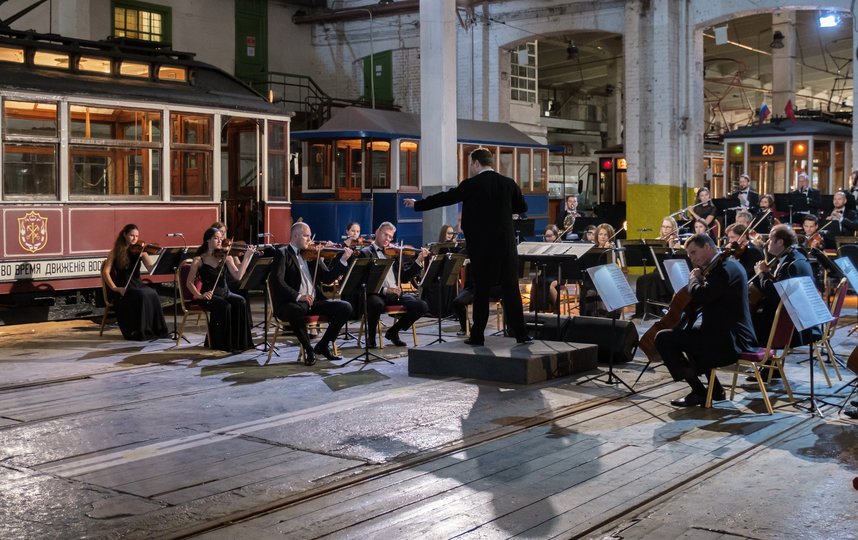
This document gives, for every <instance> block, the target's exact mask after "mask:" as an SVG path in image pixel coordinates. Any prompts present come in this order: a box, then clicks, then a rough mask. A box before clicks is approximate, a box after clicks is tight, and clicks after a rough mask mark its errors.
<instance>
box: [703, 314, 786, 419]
mask: <svg viewBox="0 0 858 540" xmlns="http://www.w3.org/2000/svg"><path fill="white" fill-rule="evenodd" d="M794 330H795V327H794V325H793V323H792V319H790V317H789V315H788V314H787V311H786V308H784V305H783V300H781V302H780V304H778V309H777V310H776V311H775V319H774V321H773V322H772V329H771V331H770V332H769V339H768V340H767V341H766V346H765V347H760V348H759V349H757V350H756V351H753V352H743V353H742V354H740V355H739V359H738V360H736V363H734V364H731V365H729V366H724V367H719V368H713V369H712V371H711V374H710V381H714V380H715V377H716V373H717V370H719V369H722V370H729V371H731V372H732V373H733V383H732V385H731V386H730V400H731V401H732V400H733V397H734V396H735V395H736V383H737V381H738V380H739V374H740V370H741V369H742V368H743V367H750V368H751V370H753V373H754V377H756V379H757V384H759V385H760V394H762V397H763V402H764V403H765V404H766V411H768V413H769V414H772V413H773V412H774V411H773V410H772V404H771V401H769V394H768V392H767V391H766V384H767V383H769V382H770V380H771V376H772V372H773V371H775V370H777V371H778V372H779V373H780V375H781V378H782V380H783V384H784V388H785V389H786V393H787V396H789V400H790V401H794V400H793V397H792V389H791V388H790V386H789V381H788V380H787V376H786V373H785V372H784V360H785V359H786V356H787V354H788V353H789V344H790V340H791V339H792V333H793V331H794ZM775 351H781V354H780V355H777V354H775ZM764 369H767V370H769V371H768V374H767V376H766V378H765V379H763V377H762V375H761V374H760V371H761V370H764ZM742 372H744V370H742ZM714 388H715V385H714V384H711V383H710V384H709V390H708V391H707V392H706V407H712V393H713V390H714Z"/></svg>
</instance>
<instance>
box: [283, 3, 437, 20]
mask: <svg viewBox="0 0 858 540" xmlns="http://www.w3.org/2000/svg"><path fill="white" fill-rule="evenodd" d="M367 11H369V12H370V13H372V16H373V17H387V16H391V15H405V14H408V13H415V12H419V11H420V0H397V1H396V2H392V3H389V4H370V5H366V6H361V7H354V8H348V9H335V10H325V11H318V12H315V13H306V12H305V11H303V10H299V11H296V12H295V15H293V16H292V22H293V23H294V24H322V23H332V22H342V21H355V20H360V19H366V18H368V17H369V14H368V13H367Z"/></svg>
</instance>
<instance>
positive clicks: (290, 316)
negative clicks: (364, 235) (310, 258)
mask: <svg viewBox="0 0 858 540" xmlns="http://www.w3.org/2000/svg"><path fill="white" fill-rule="evenodd" d="M300 256H301V255H299V254H297V253H295V251H294V248H293V247H292V245H291V244H289V245H286V246H284V247H281V248H278V249H277V250H275V252H274V260H273V261H272V263H271V273H270V274H269V275H268V286H269V287H270V288H271V302H272V304H273V306H272V307H273V308H274V314H275V315H277V318H278V319H281V320H284V321H288V322H289V325H290V326H291V327H292V330H293V331H294V332H295V335H296V337H297V338H298V341H299V342H300V343H301V345H303V346H304V348H305V349H306V350H310V349H311V347H310V337H309V336H308V335H307V324H306V323H305V322H304V317H306V316H307V315H324V316H325V317H327V318H328V329H327V330H326V331H325V334H324V335H323V336H322V339H321V341H319V346H320V347H326V346H327V345H328V344H329V343H331V342H333V340H334V339H336V337H337V335H338V334H339V333H340V329H341V328H342V327H343V325H344V324H345V322H346V320H348V317H349V313H351V310H352V306H351V304H349V303H348V302H345V301H343V300H327V299H325V296H324V294H323V293H322V289H321V287H319V286H318V285H317V284H316V283H314V284H313V290H312V292H311V294H312V296H313V298H314V302H313V305H312V306H311V305H309V304H307V303H306V302H304V301H301V302H299V301H298V296H299V291H300V290H301V267H300V261H299V260H298V257H300ZM314 264H315V262H311V263H309V266H308V271H309V272H310V275H309V278H310V279H312V272H313V266H312V265H314ZM347 268H348V267H347V266H346V265H344V264H342V263H341V262H340V261H339V260H336V261H333V262H332V263H331V268H328V266H327V265H326V264H325V262H324V261H322V260H320V261H319V272H318V276H317V278H318V280H320V281H321V282H323V283H325V282H332V281H334V280H335V279H337V278H338V277H340V276H341V275H343V274H344V273H345V271H346V269H347Z"/></svg>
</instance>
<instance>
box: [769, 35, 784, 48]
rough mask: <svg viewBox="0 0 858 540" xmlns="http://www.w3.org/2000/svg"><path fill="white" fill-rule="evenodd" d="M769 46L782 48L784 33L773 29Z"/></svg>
mask: <svg viewBox="0 0 858 540" xmlns="http://www.w3.org/2000/svg"><path fill="white" fill-rule="evenodd" d="M769 47H771V48H772V49H783V48H784V35H783V34H782V33H781V31H780V30H775V33H774V34H772V42H771V44H769Z"/></svg>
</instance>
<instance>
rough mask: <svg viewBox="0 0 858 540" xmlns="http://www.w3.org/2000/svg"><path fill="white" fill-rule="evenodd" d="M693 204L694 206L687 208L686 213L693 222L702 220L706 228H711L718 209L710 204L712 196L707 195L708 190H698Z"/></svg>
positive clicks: (703, 188)
mask: <svg viewBox="0 0 858 540" xmlns="http://www.w3.org/2000/svg"><path fill="white" fill-rule="evenodd" d="M695 202H696V204H695V205H693V206H691V207H689V208H688V213H689V214H690V215H691V217H692V218H694V219H695V220H698V219H702V220H703V222H704V223H705V224H706V227H707V228H709V227H711V226H712V222H714V221H715V216H716V215H717V214H718V209H717V208H715V205H714V204H712V194H711V193H709V189H708V188H705V187H702V188H700V189H698V190H697V197H696V200H695Z"/></svg>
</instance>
